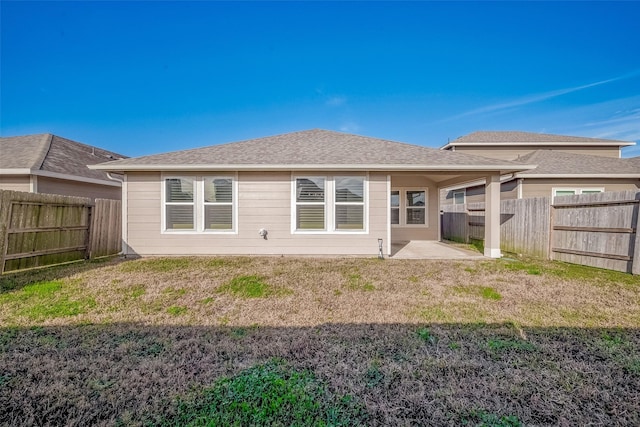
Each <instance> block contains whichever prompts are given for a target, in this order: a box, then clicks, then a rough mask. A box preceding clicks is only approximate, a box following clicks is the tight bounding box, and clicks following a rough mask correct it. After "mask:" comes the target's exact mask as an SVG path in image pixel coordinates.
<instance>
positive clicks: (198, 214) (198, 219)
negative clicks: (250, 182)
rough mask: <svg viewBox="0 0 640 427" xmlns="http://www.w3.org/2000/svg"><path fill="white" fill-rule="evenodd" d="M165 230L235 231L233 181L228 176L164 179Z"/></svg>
mask: <svg viewBox="0 0 640 427" xmlns="http://www.w3.org/2000/svg"><path fill="white" fill-rule="evenodd" d="M163 185H164V207H163V209H164V225H163V230H164V231H167V232H176V231H191V232H229V231H234V230H235V215H236V212H235V182H234V178H232V177H218V176H192V177H167V178H165V179H164V182H163Z"/></svg>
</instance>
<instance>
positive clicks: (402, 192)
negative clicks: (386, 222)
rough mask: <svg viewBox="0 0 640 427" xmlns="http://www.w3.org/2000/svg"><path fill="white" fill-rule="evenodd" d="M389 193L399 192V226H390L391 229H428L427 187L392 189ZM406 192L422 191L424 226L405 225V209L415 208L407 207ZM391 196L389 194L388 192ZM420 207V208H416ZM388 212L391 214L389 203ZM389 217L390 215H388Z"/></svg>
mask: <svg viewBox="0 0 640 427" xmlns="http://www.w3.org/2000/svg"><path fill="white" fill-rule="evenodd" d="M391 191H399V192H400V224H391V227H393V228H429V188H427V187H392V188H391ZM407 191H424V200H425V206H424V224H407V208H414V207H416V206H407ZM389 194H391V192H389ZM418 207H420V206H418ZM389 212H391V203H389ZM389 216H391V214H389Z"/></svg>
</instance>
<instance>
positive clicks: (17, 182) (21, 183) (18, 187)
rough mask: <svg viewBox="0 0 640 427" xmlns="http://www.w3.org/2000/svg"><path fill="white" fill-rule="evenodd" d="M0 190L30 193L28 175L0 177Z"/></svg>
mask: <svg viewBox="0 0 640 427" xmlns="http://www.w3.org/2000/svg"><path fill="white" fill-rule="evenodd" d="M0 190H13V191H24V192H26V193H29V192H30V191H31V182H30V179H29V175H0Z"/></svg>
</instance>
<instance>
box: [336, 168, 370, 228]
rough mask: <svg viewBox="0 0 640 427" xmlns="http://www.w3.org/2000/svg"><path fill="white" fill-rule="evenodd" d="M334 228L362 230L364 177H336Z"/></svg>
mask: <svg viewBox="0 0 640 427" xmlns="http://www.w3.org/2000/svg"><path fill="white" fill-rule="evenodd" d="M334 183H335V184H334V185H335V201H334V204H335V228H336V230H364V177H351V176H349V177H336V178H335V180H334Z"/></svg>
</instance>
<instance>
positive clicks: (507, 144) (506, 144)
mask: <svg viewBox="0 0 640 427" xmlns="http://www.w3.org/2000/svg"><path fill="white" fill-rule="evenodd" d="M536 145H539V146H547V145H548V146H552V147H560V146H563V145H565V146H571V147H630V146H633V145H636V143H635V142H616V141H612V142H577V141H567V142H540V141H537V142H450V143H448V144H446V145H443V146H442V147H440V149H441V150H446V149H447V148H449V147H477V148H486V147H491V146H500V147H513V146H533V147H535V146H536Z"/></svg>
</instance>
